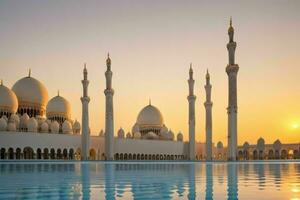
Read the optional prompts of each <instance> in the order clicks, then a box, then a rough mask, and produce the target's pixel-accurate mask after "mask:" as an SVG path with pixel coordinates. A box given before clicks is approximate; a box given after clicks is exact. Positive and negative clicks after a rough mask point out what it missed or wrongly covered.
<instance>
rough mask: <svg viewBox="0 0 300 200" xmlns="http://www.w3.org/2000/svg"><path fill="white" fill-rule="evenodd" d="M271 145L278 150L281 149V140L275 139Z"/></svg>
mask: <svg viewBox="0 0 300 200" xmlns="http://www.w3.org/2000/svg"><path fill="white" fill-rule="evenodd" d="M273 147H274V149H275V150H280V149H281V142H280V140H278V139H277V140H276V141H275V142H274V143H273Z"/></svg>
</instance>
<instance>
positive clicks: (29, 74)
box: [28, 68, 31, 77]
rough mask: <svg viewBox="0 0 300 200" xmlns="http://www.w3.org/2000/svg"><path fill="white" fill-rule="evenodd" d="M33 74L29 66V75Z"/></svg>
mask: <svg viewBox="0 0 300 200" xmlns="http://www.w3.org/2000/svg"><path fill="white" fill-rule="evenodd" d="M30 76H31V69H30V68H29V72H28V77H30Z"/></svg>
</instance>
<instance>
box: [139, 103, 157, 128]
mask: <svg viewBox="0 0 300 200" xmlns="http://www.w3.org/2000/svg"><path fill="white" fill-rule="evenodd" d="M137 124H138V125H140V126H157V127H162V126H163V117H162V114H161V113H160V111H159V110H158V109H157V108H156V107H155V106H152V105H151V104H150V105H148V106H146V107H144V108H143V109H142V110H141V111H140V113H139V115H138V117H137Z"/></svg>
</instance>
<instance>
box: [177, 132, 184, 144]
mask: <svg viewBox="0 0 300 200" xmlns="http://www.w3.org/2000/svg"><path fill="white" fill-rule="evenodd" d="M177 141H180V142H182V141H183V135H182V133H181V132H179V133H178V134H177Z"/></svg>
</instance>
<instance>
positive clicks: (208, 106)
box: [204, 70, 213, 161]
mask: <svg viewBox="0 0 300 200" xmlns="http://www.w3.org/2000/svg"><path fill="white" fill-rule="evenodd" d="M211 87H212V86H211V84H210V75H209V73H208V70H207V72H206V84H205V86H204V88H205V92H206V101H205V102H204V107H205V136H206V137H205V138H206V144H205V147H206V160H207V161H211V160H212V105H213V103H212V101H211Z"/></svg>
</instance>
